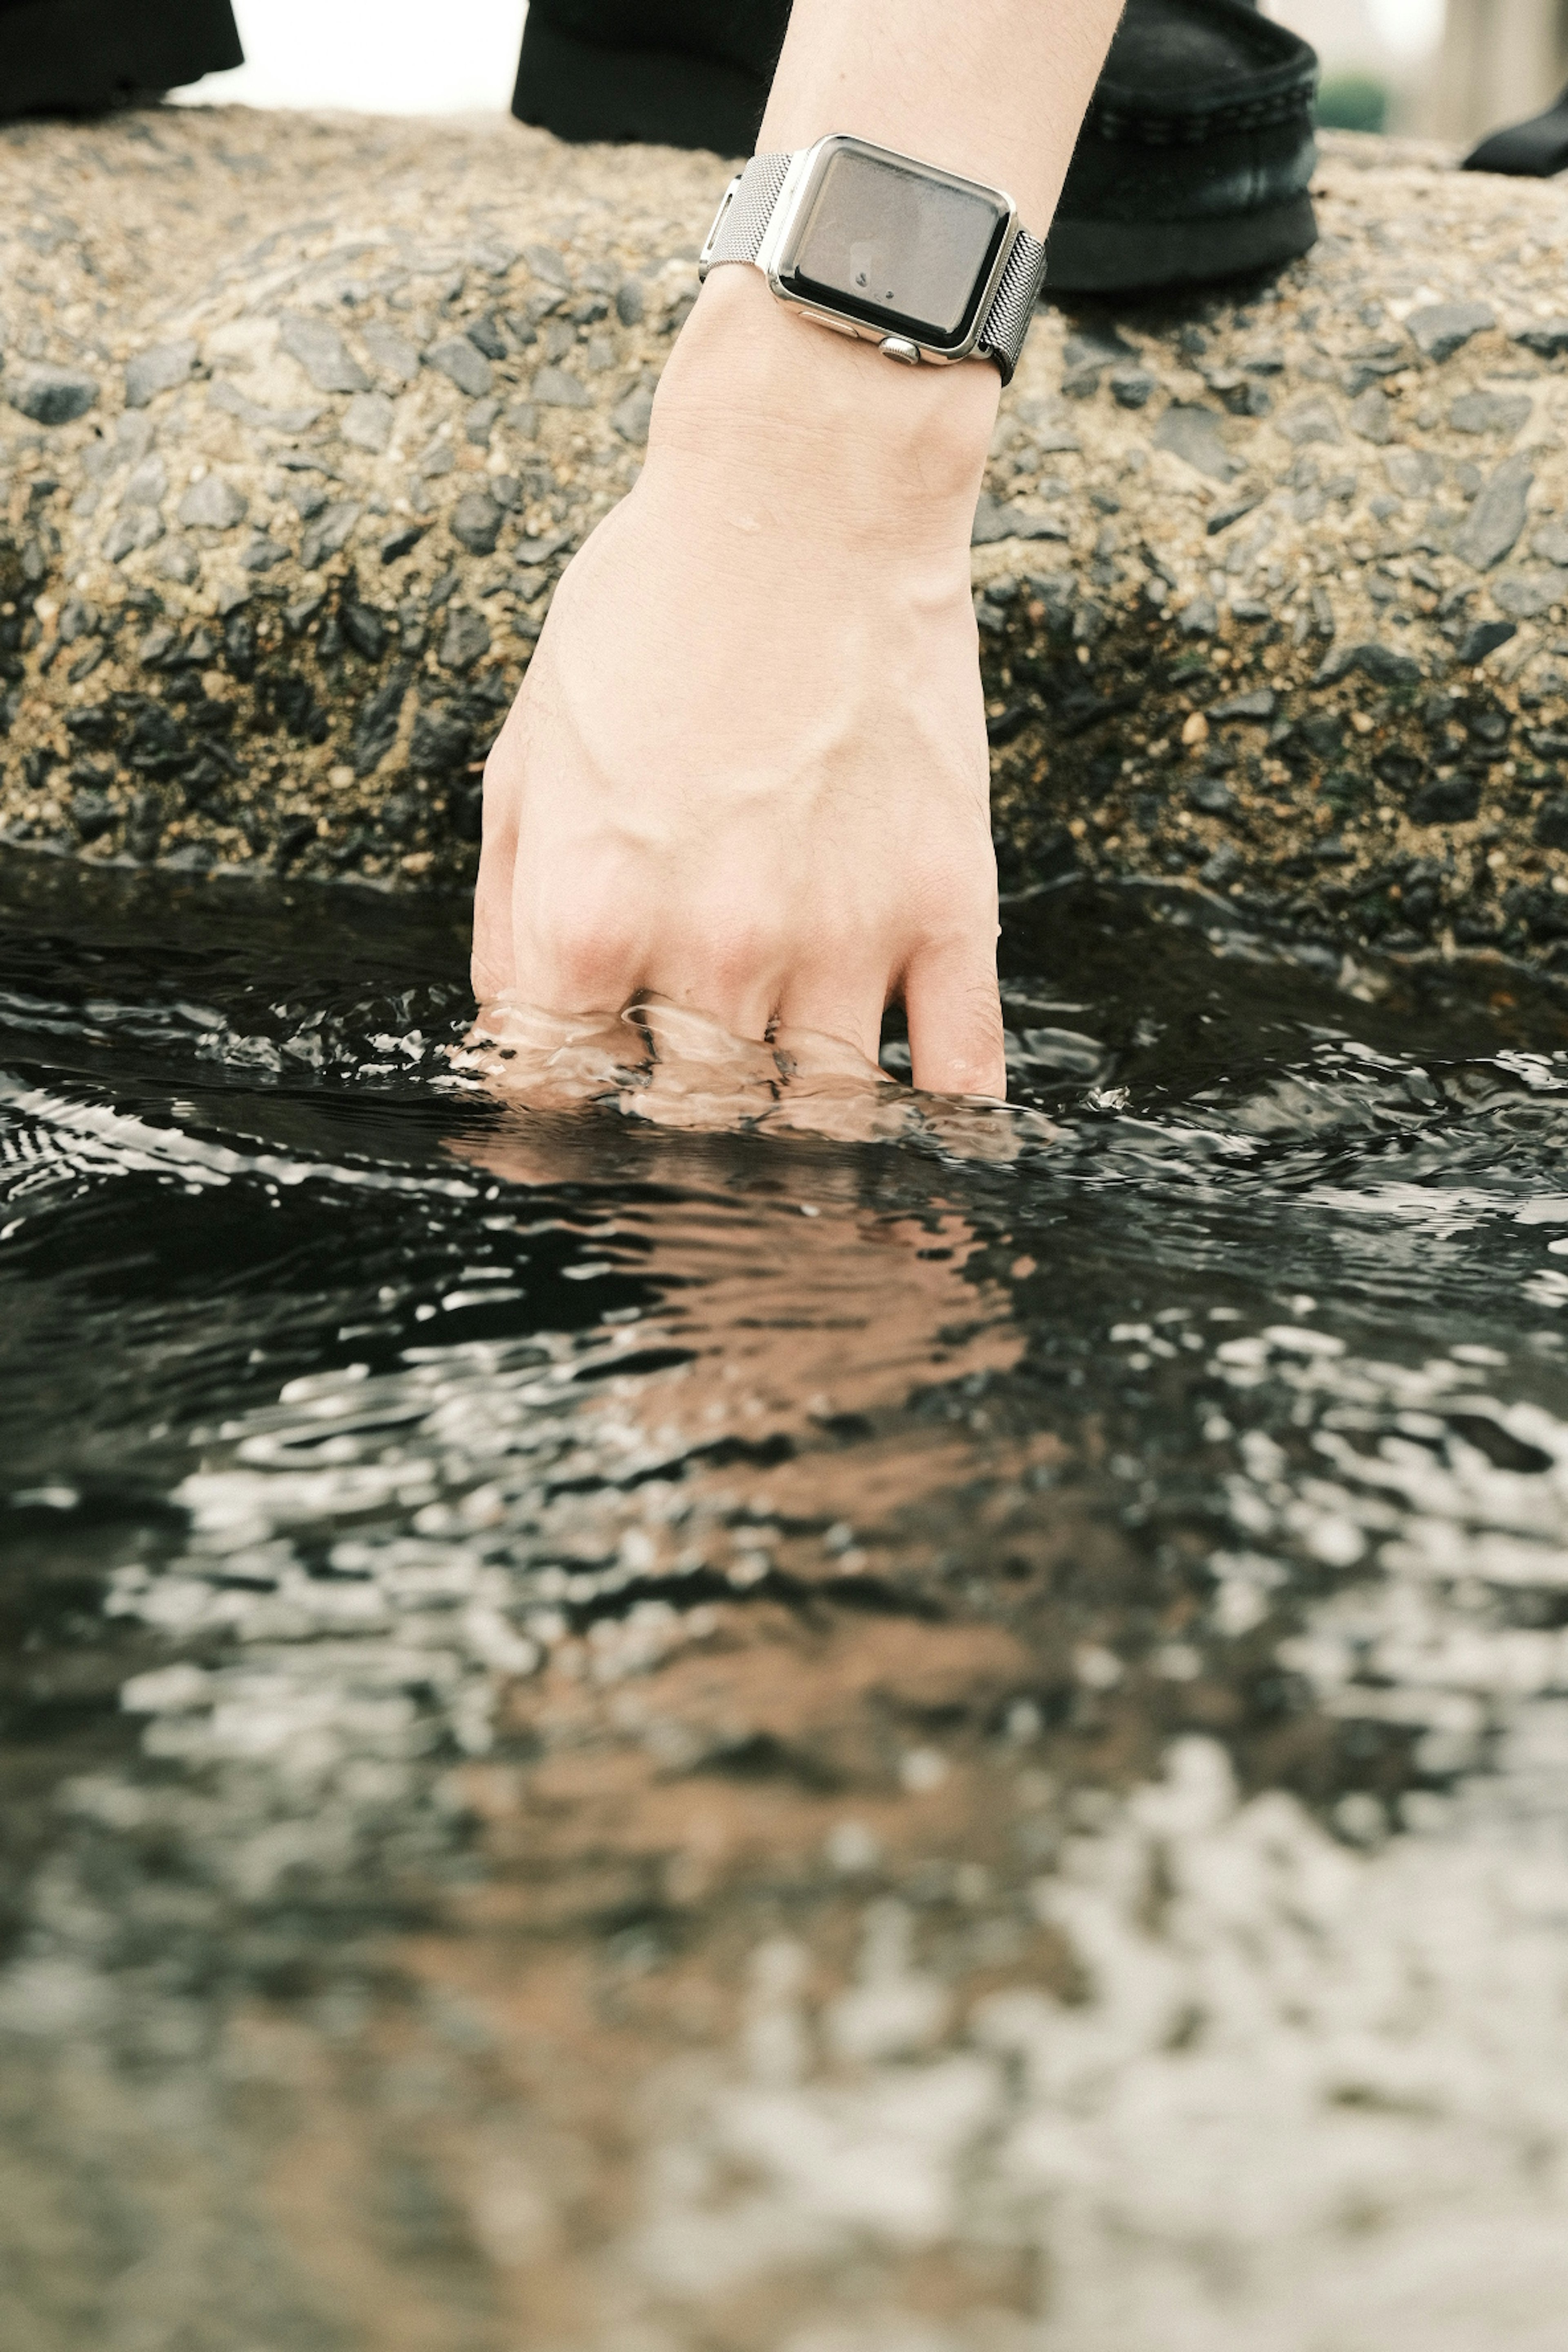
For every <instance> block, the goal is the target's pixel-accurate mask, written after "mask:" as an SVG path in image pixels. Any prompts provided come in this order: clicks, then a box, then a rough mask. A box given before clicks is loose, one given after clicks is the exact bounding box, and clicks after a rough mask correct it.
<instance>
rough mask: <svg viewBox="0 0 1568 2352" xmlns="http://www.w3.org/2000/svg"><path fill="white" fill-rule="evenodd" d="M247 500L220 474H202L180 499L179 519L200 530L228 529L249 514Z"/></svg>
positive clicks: (232, 527)
mask: <svg viewBox="0 0 1568 2352" xmlns="http://www.w3.org/2000/svg"><path fill="white" fill-rule="evenodd" d="M249 505H250V502H249V500H248V499H247V498H246V496H245V494H244V492H243V491H242V490H237V489H236V488H235V487H234V484H233V483H232V482H226V481H225V479H224V478H223V476H222V475H221V474H204V475H203V476H202V478H201V480H200V481H199V482H193V483H192V484H191V487H190V488H189V489H188V490H187V491H186V492H185V495H184V498H183V499H181V500H180V505H179V516H180V520H181V521H182V522H183V523H185V524H187V525H195V526H196V527H198V528H200V529H201V530H233V529H234V527H235V525H236V523H238V522H243V521H244V520H245V518H246V515H247V512H248V511H249Z"/></svg>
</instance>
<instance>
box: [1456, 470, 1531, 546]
mask: <svg viewBox="0 0 1568 2352" xmlns="http://www.w3.org/2000/svg"><path fill="white" fill-rule="evenodd" d="M1534 479H1535V477H1534V475H1533V474H1532V473H1531V469H1530V467H1529V466H1528V465H1527V464H1526V462H1525V460H1524V459H1523V458H1522V457H1505V458H1504V459H1503V462H1502V464H1501V465H1500V467H1498V469H1497V471H1496V473H1495V474H1493V476H1492V478H1491V479H1490V481H1489V482H1488V483H1487V484H1486V486H1485V488H1483V489H1481V490H1480V491H1479V492H1478V493H1477V497H1476V501H1475V504H1474V505H1473V506H1472V507H1471V509H1470V511H1469V513H1468V515H1467V516H1466V518H1465V520H1464V525H1463V527H1462V529H1461V530H1459V531H1458V534H1457V536H1456V538H1455V541H1454V551H1455V553H1456V554H1457V555H1461V556H1463V558H1464V560H1465V562H1467V563H1473V564H1474V565H1475V567H1476V570H1477V571H1478V572H1485V571H1487V570H1489V567H1490V566H1491V565H1492V564H1494V563H1500V562H1502V559H1503V557H1504V556H1505V555H1506V554H1507V553H1508V551H1509V550H1510V548H1511V547H1512V545H1513V543H1514V541H1515V540H1516V539H1517V538H1518V537H1519V534H1520V532H1521V530H1523V529H1524V516H1525V507H1526V504H1527V501H1528V499H1529V497H1530V487H1531V483H1532V482H1533V481H1534Z"/></svg>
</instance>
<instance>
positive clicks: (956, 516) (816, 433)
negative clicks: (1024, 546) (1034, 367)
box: [648, 266, 1001, 550]
mask: <svg viewBox="0 0 1568 2352" xmlns="http://www.w3.org/2000/svg"><path fill="white" fill-rule="evenodd" d="M1000 389H1001V385H1000V379H999V377H998V375H997V373H996V370H995V369H994V367H993V366H991V365H990V364H989V363H988V362H985V361H964V362H961V363H960V364H958V365H956V366H953V367H933V366H921V367H918V368H909V367H900V366H896V365H894V364H893V363H892V362H889V361H888V360H886V359H884V358H883V357H882V355H881V353H880V352H878V351H877V350H876V349H875V348H874V346H872V345H871V344H869V343H866V342H858V341H853V340H851V339H850V338H848V337H847V336H843V335H837V334H835V333H833V332H832V331H830V330H828V329H826V328H823V327H818V326H815V325H813V324H812V323H811V322H810V321H808V320H805V319H803V318H801V317H800V316H799V314H798V313H797V312H795V311H793V310H790V309H789V308H788V307H787V306H786V305H785V304H784V303H782V302H779V301H777V300H776V299H774V297H773V295H772V293H770V291H769V289H768V288H767V285H766V283H765V281H764V280H763V278H762V276H761V274H760V273H759V272H758V271H756V270H754V269H749V268H742V267H734V266H732V267H729V268H720V269H716V270H714V271H713V272H712V274H711V275H710V278H709V279H708V281H707V283H706V285H705V286H704V287H703V289H702V292H701V295H700V298H699V300H698V302H697V306H696V308H695V310H693V311H692V313H691V316H690V318H689V320H687V323H686V325H685V327H684V328H683V329H682V331H681V333H680V336H679V341H677V344H676V347H675V350H674V351H673V352H672V353H671V355H670V360H669V363H668V367H667V368H666V371H665V374H664V378H663V381H662V382H661V383H660V385H659V390H658V399H657V400H656V402H655V404H654V413H653V421H652V425H651V427H650V430H649V436H648V457H649V463H650V465H660V466H662V465H665V464H668V463H671V462H678V461H679V459H681V458H682V457H694V458H697V459H698V460H700V465H701V467H702V469H703V470H704V472H705V473H706V474H707V475H708V476H709V478H711V479H715V480H717V479H721V478H724V477H725V476H727V475H730V474H731V473H733V474H735V475H736V476H738V477H744V478H751V479H752V480H758V479H761V480H763V481H766V482H769V483H771V484H773V485H774V486H775V487H776V488H779V489H780V490H781V491H783V492H784V494H785V495H786V496H788V497H789V498H790V499H792V500H793V501H796V502H798V503H799V504H800V505H801V506H803V507H804V508H805V509H806V510H808V511H823V512H826V513H829V514H831V516H832V517H833V519H834V521H835V523H836V525H837V527H838V528H839V529H840V530H846V531H848V532H850V533H865V534H868V535H875V536H878V537H886V536H892V537H895V538H896V537H897V536H898V535H900V533H901V534H907V535H910V537H911V538H912V539H914V540H916V541H921V542H922V543H929V542H930V541H932V540H933V539H935V540H938V541H943V542H948V543H956V544H958V545H961V546H962V547H963V549H964V550H967V548H968V544H969V534H970V530H971V526H972V524H973V515H974V503H975V499H977V498H978V496H979V492H980V485H981V478H982V476H983V474H984V466H985V457H986V452H987V450H988V448H989V446H990V442H991V435H992V431H993V429H994V425H995V419H996V404H997V400H998V397H999V395H1000Z"/></svg>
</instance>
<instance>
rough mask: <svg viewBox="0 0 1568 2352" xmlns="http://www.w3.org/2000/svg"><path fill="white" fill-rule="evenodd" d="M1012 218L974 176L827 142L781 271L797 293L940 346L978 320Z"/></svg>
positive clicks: (957, 340) (953, 344) (955, 343)
mask: <svg viewBox="0 0 1568 2352" xmlns="http://www.w3.org/2000/svg"><path fill="white" fill-rule="evenodd" d="M1009 218H1010V214H1009V211H1008V207H1007V205H1006V203H1005V200H1004V199H1003V198H1002V197H1000V196H998V195H996V194H994V193H993V192H992V191H991V190H990V189H988V188H982V187H977V186H976V185H974V184H973V182H971V181H965V180H958V181H955V180H952V179H951V178H949V177H947V176H946V175H945V174H943V173H937V172H928V171H925V170H922V169H921V167H920V166H919V165H916V164H911V163H906V162H905V161H904V160H903V159H902V158H901V157H899V156H883V155H882V154H881V153H879V152H873V153H867V152H865V151H864V150H863V149H861V148H859V147H858V146H856V145H853V144H850V143H848V142H846V143H845V144H844V145H842V146H838V145H835V146H832V147H830V148H829V149H828V151H827V152H826V156H825V157H824V159H823V163H822V165H821V167H820V169H819V171H818V173H817V174H816V179H815V184H814V186H813V187H812V189H811V191H810V194H808V196H807V199H806V203H805V209H804V211H803V214H802V217H801V220H800V223H799V226H798V227H797V228H796V230H795V236H793V238H792V239H791V246H792V251H791V254H790V256H789V257H788V260H787V263H786V265H785V267H784V270H783V271H782V272H781V279H782V282H783V283H784V284H786V285H787V286H788V288H789V290H790V292H791V293H792V294H799V295H801V296H802V297H804V298H805V299H806V300H808V301H810V300H816V301H819V302H821V303H823V304H824V305H825V307H826V308H828V309H831V310H844V311H847V312H848V313H849V314H850V315H851V316H852V317H854V318H858V319H864V320H866V321H867V322H868V324H869V325H872V326H880V327H885V328H886V329H887V331H888V332H889V334H903V335H908V336H910V337H912V338H913V339H914V340H915V341H919V342H922V343H928V344H931V346H933V347H934V348H935V349H937V350H954V349H957V348H958V347H959V346H961V345H962V344H963V341H965V339H966V337H967V336H968V334H969V332H970V331H971V329H972V328H973V324H974V318H975V312H976V311H977V310H978V308H979V304H980V300H981V298H982V296H983V294H984V290H985V286H986V282H987V279H988V278H989V276H990V273H991V268H992V266H993V264H994V261H995V259H996V257H997V254H998V251H999V250H1000V247H1001V242H1002V238H1003V236H1005V232H1006V227H1007V223H1008V220H1009Z"/></svg>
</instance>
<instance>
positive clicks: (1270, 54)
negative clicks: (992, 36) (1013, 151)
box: [1046, 0, 1318, 294]
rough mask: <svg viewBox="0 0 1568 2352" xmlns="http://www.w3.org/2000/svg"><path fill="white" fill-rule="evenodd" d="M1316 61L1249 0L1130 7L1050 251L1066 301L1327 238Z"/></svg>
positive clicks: (1231, 271) (1139, 2)
mask: <svg viewBox="0 0 1568 2352" xmlns="http://www.w3.org/2000/svg"><path fill="white" fill-rule="evenodd" d="M1317 89H1318V60H1317V58H1316V56H1315V55H1314V53H1313V52H1312V50H1310V48H1309V47H1307V44H1306V42H1305V41H1302V40H1299V39H1298V38H1297V37H1296V35H1295V34H1294V33H1291V32H1289V31H1287V29H1286V27H1285V26H1283V25H1277V24H1275V23H1274V22H1273V21H1272V20H1271V19H1270V18H1269V17H1267V16H1260V15H1259V14H1258V11H1257V10H1256V9H1255V8H1253V7H1250V6H1249V5H1247V0H1130V5H1129V6H1128V9H1127V13H1126V15H1125V16H1123V17H1122V19H1121V25H1120V26H1119V27H1118V29H1117V34H1116V38H1115V39H1114V40H1113V41H1112V43H1111V45H1110V56H1109V57H1108V58H1106V60H1105V66H1104V69H1103V71H1102V72H1101V74H1100V80H1099V82H1098V84H1097V85H1096V88H1095V92H1094V96H1093V98H1092V99H1091V100H1089V112H1088V114H1087V115H1086V116H1085V117H1084V125H1083V130H1082V131H1081V132H1080V133H1079V142H1078V146H1077V148H1076V149H1075V150H1074V152H1073V159H1072V163H1071V164H1070V166H1069V167H1068V175H1067V181H1066V184H1065V185H1064V187H1063V189H1062V195H1061V203H1060V204H1059V205H1058V208H1057V216H1056V219H1055V220H1054V221H1053V222H1052V224H1051V232H1050V236H1049V239H1048V240H1047V247H1046V284H1047V287H1048V288H1049V289H1051V291H1052V292H1054V293H1062V294H1068V293H1071V294H1089V293H1094V294H1108V293H1120V292H1123V291H1126V292H1131V291H1132V290H1134V289H1155V288H1159V287H1169V286H1184V285H1197V284H1201V283H1203V282H1204V281H1205V280H1207V279H1210V278H1231V277H1235V276H1237V275H1239V274H1240V273H1242V272H1243V271H1247V270H1256V269H1265V268H1277V267H1278V266H1279V263H1281V262H1285V261H1289V260H1291V259H1293V257H1295V256H1296V255H1297V254H1299V253H1305V252H1306V251H1307V248H1308V247H1309V246H1310V245H1311V244H1312V243H1313V242H1314V240H1315V239H1316V236H1317V234H1318V228H1317V223H1316V221H1315V220H1314V218H1313V216H1312V200H1311V198H1310V195H1309V194H1308V193H1307V188H1308V183H1309V182H1310V179H1311V176H1312V167H1313V165H1314V163H1316V161H1317V150H1316V147H1315V145H1314V143H1313V139H1312V105H1313V100H1314V99H1315V98H1316V95H1317Z"/></svg>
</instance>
